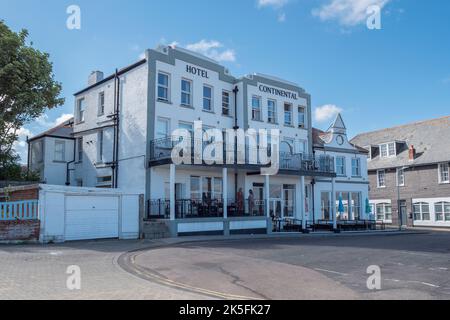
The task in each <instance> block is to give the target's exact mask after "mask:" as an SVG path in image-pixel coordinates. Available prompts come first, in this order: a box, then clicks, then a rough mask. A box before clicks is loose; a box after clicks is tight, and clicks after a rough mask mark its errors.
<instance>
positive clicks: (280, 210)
mask: <svg viewBox="0 0 450 320" xmlns="http://www.w3.org/2000/svg"><path fill="white" fill-rule="evenodd" d="M150 181H151V182H150V193H149V194H150V196H149V197H148V199H147V216H146V218H147V219H149V220H165V221H166V222H167V223H168V224H169V225H171V228H172V229H175V233H176V234H178V235H179V234H196V233H204V234H237V233H266V232H269V233H270V232H273V231H310V230H316V229H318V230H322V229H325V230H338V229H367V228H371V227H372V226H371V225H369V222H368V220H370V216H369V215H367V214H366V213H365V208H364V203H365V200H366V198H367V193H368V186H367V185H365V184H354V185H353V184H348V183H347V184H342V183H339V182H337V181H336V178H335V177H314V176H304V175H293V174H285V173H283V172H280V173H279V174H278V175H274V176H262V175H261V174H260V172H259V171H254V170H248V169H237V168H227V167H224V168H220V167H210V166H199V167H194V166H175V165H173V164H167V165H162V166H158V167H153V168H151V172H150ZM267 186H268V187H267ZM332 203H336V206H333V205H332ZM225 204H226V205H225ZM339 207H341V208H344V211H342V210H341V211H342V212H339ZM353 222H354V223H353Z"/></svg>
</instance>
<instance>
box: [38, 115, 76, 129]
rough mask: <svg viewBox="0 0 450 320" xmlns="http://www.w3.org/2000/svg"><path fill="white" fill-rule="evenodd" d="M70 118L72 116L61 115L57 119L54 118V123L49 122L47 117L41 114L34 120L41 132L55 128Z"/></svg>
mask: <svg viewBox="0 0 450 320" xmlns="http://www.w3.org/2000/svg"><path fill="white" fill-rule="evenodd" d="M70 118H73V114H70V113H63V114H62V115H60V116H59V117H58V118H56V120H55V121H51V120H49V118H48V115H46V114H43V115H42V116H40V117H39V118H37V119H36V124H37V125H38V126H39V127H41V128H40V129H42V131H44V130H48V129H50V128H53V127H56V126H57V125H59V124H61V123H63V122H64V121H67V120H69V119H70Z"/></svg>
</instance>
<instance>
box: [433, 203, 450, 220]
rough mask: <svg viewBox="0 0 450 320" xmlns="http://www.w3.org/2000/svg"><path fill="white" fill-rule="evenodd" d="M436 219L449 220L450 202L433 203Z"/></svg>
mask: <svg viewBox="0 0 450 320" xmlns="http://www.w3.org/2000/svg"><path fill="white" fill-rule="evenodd" d="M434 213H435V215H436V221H450V202H438V203H436V204H435V205H434Z"/></svg>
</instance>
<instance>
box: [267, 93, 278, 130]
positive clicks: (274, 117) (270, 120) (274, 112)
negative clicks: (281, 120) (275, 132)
mask: <svg viewBox="0 0 450 320" xmlns="http://www.w3.org/2000/svg"><path fill="white" fill-rule="evenodd" d="M270 103H273V110H270V109H271V107H270ZM271 113H272V115H271ZM267 122H268V123H272V124H277V122H278V121H277V100H275V99H267Z"/></svg>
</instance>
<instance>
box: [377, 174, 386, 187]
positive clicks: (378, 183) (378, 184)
mask: <svg viewBox="0 0 450 320" xmlns="http://www.w3.org/2000/svg"><path fill="white" fill-rule="evenodd" d="M380 173H383V184H381V183H380ZM377 188H379V189H381V188H386V170H377Z"/></svg>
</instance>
